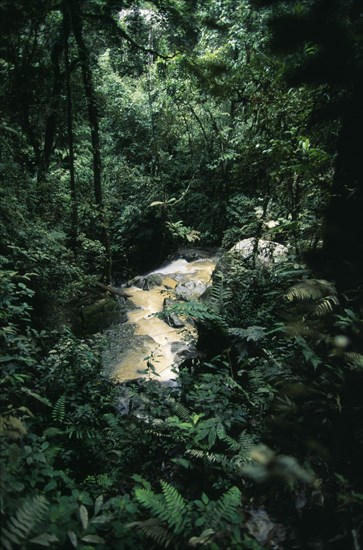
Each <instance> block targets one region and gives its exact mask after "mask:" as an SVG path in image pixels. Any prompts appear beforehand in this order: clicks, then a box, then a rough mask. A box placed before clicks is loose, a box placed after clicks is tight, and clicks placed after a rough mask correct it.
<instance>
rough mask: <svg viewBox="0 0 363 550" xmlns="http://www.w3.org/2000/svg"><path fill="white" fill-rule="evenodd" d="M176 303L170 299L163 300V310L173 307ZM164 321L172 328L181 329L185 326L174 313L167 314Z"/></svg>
mask: <svg viewBox="0 0 363 550" xmlns="http://www.w3.org/2000/svg"><path fill="white" fill-rule="evenodd" d="M176 303H177V302H176V300H170V298H165V300H164V304H163V307H164V310H165V309H167V308H169V307H171V306H173V305H175V304H176ZM164 321H165V322H166V323H167V324H168V325H169V326H170V327H173V328H182V327H184V326H185V323H184V322H183V321H182V320H181V319H180V317H179V315H177V314H176V313H168V314H167V315H166V316H165V317H164Z"/></svg>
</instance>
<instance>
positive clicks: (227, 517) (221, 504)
mask: <svg viewBox="0 0 363 550" xmlns="http://www.w3.org/2000/svg"><path fill="white" fill-rule="evenodd" d="M240 504H241V491H240V490H239V489H238V487H231V488H230V489H229V490H228V491H227V492H226V493H225V494H224V495H223V496H222V497H221V498H220V499H219V500H218V501H217V502H216V508H215V511H214V520H213V521H214V522H215V525H216V524H217V523H219V522H220V521H221V520H224V521H226V522H227V523H233V522H234V520H235V519H236V515H237V513H238V508H239V506H240Z"/></svg>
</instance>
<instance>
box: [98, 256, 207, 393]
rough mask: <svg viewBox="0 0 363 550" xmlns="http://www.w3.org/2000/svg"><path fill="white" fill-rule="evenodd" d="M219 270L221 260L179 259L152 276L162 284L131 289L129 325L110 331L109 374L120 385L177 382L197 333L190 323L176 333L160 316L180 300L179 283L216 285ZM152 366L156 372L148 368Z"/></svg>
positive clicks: (106, 359) (128, 290) (107, 363)
mask: <svg viewBox="0 0 363 550" xmlns="http://www.w3.org/2000/svg"><path fill="white" fill-rule="evenodd" d="M215 265H216V258H209V259H202V260H195V261H192V262H187V261H186V260H184V259H179V260H175V261H173V262H171V263H169V264H168V265H166V266H164V267H162V268H159V269H156V270H155V271H153V272H152V273H150V274H149V275H153V274H157V275H159V276H160V280H161V284H160V285H158V286H153V288H151V289H150V290H142V289H140V288H138V287H136V286H132V287H130V288H128V289H127V293H128V294H129V295H130V297H129V298H128V299H127V308H128V320H127V322H126V323H124V324H122V325H118V326H116V327H114V328H113V329H111V331H110V332H109V335H108V349H107V350H106V352H105V357H104V363H105V365H106V370H107V372H108V374H109V376H110V377H111V378H112V379H113V380H114V381H115V382H125V381H127V380H133V379H136V378H145V377H150V378H156V379H157V380H160V381H167V380H172V379H175V378H176V377H177V372H176V370H175V368H176V367H177V366H178V364H179V363H180V361H181V360H180V351H183V350H188V349H190V348H192V347H193V346H194V345H195V343H196V340H197V332H196V329H195V327H194V325H193V323H192V322H190V321H188V320H187V319H184V320H183V321H184V326H183V327H182V328H173V327H171V326H169V325H168V324H167V323H166V322H165V321H163V320H162V319H159V318H158V317H155V316H154V314H155V313H158V312H160V311H162V310H163V304H164V300H165V298H171V299H175V297H176V291H175V287H176V286H177V285H178V284H181V283H188V282H189V281H194V282H202V283H205V285H206V286H210V285H211V283H212V279H211V277H212V273H213V270H214V268H215ZM148 362H149V363H151V364H152V365H153V369H148V368H147V367H148ZM146 370H147V372H145V371H146ZM152 370H154V371H155V374H154V373H153V372H152Z"/></svg>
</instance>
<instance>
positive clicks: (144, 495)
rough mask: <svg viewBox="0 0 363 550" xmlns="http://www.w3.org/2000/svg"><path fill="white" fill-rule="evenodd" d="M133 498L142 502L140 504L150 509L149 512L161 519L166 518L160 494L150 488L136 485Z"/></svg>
mask: <svg viewBox="0 0 363 550" xmlns="http://www.w3.org/2000/svg"><path fill="white" fill-rule="evenodd" d="M135 498H136V500H137V501H138V502H139V503H140V504H142V506H144V507H145V508H147V509H148V510H150V512H151V513H152V514H153V515H155V516H156V517H158V518H160V519H162V520H164V519H166V518H167V513H166V510H165V506H164V503H163V498H162V496H161V495H157V494H155V493H154V492H153V491H151V490H150V489H143V488H140V487H138V488H136V489H135Z"/></svg>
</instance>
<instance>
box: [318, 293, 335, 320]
mask: <svg viewBox="0 0 363 550" xmlns="http://www.w3.org/2000/svg"><path fill="white" fill-rule="evenodd" d="M338 304H339V300H338V298H337V297H336V296H327V297H326V298H323V299H322V300H321V301H320V302H319V304H318V305H317V306H316V307H315V309H314V311H313V313H312V314H313V315H314V316H315V317H324V315H328V313H331V312H332V311H333V309H334V306H336V305H338Z"/></svg>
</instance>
